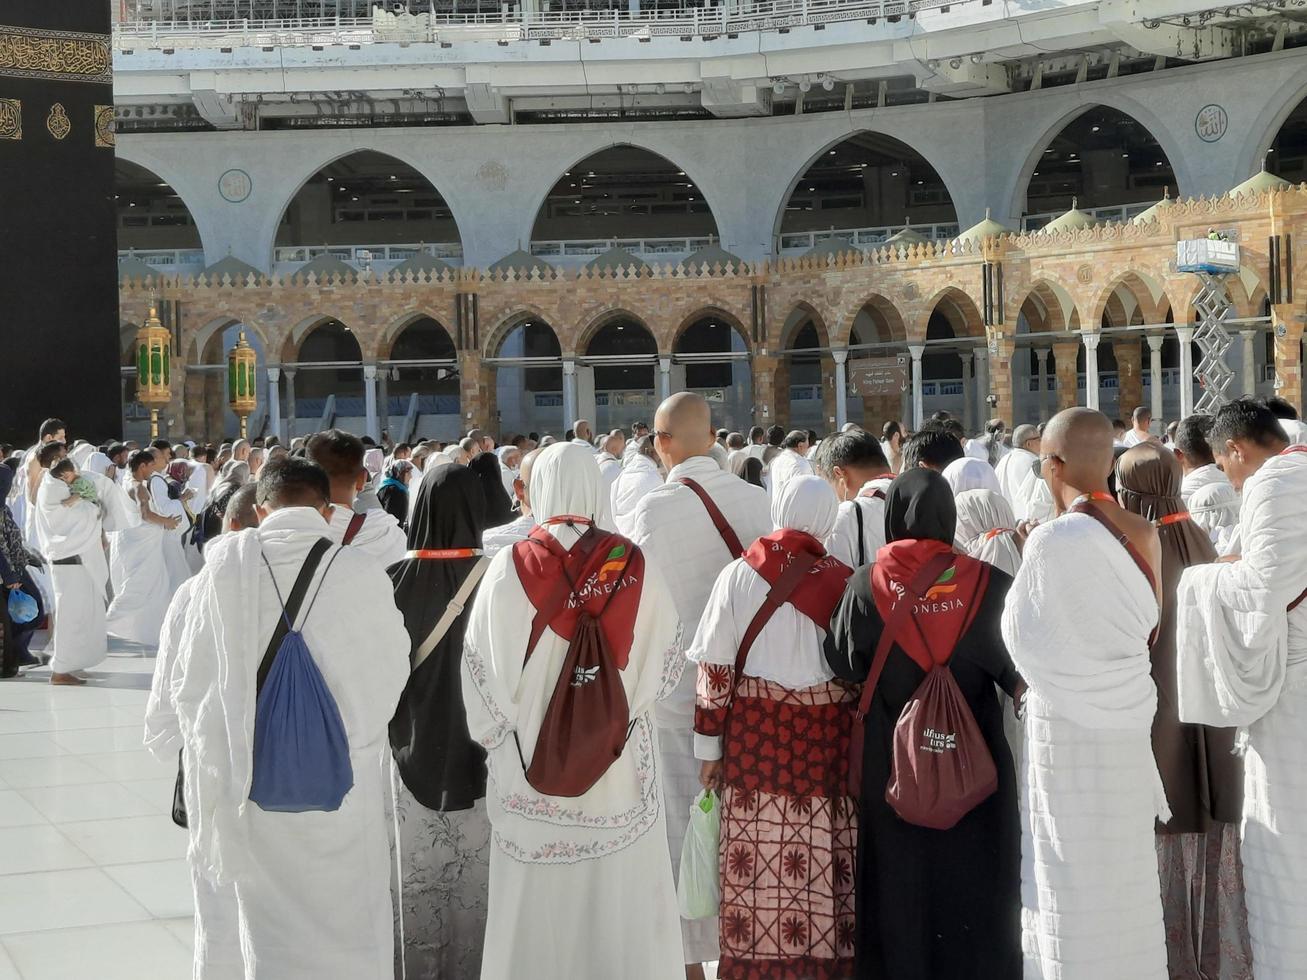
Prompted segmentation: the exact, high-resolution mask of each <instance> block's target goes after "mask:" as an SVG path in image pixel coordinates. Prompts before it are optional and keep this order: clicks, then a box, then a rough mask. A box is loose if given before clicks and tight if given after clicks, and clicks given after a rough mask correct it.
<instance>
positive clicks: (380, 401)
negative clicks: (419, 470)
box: [377, 367, 400, 442]
mask: <svg viewBox="0 0 1307 980" xmlns="http://www.w3.org/2000/svg"><path fill="white" fill-rule="evenodd" d="M377 415H378V416H380V418H381V431H382V432H386V431H388V430H389V429H390V368H385V367H383V368H382V369H381V373H380V374H379V375H377ZM394 441H395V442H399V441H400V440H399V439H395V440H394Z"/></svg>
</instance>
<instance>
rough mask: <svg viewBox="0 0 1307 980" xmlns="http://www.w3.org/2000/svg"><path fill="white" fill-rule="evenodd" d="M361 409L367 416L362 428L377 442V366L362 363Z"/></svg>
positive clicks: (378, 439)
mask: <svg viewBox="0 0 1307 980" xmlns="http://www.w3.org/2000/svg"><path fill="white" fill-rule="evenodd" d="M363 411H364V414H365V415H366V416H367V420H366V422H365V424H364V428H365V429H367V432H368V435H370V436H371V437H372V438H373V439H374V440H376V441H377V442H380V441H381V430H380V429H379V428H378V427H377V366H376V365H375V364H364V365H363Z"/></svg>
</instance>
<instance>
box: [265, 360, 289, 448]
mask: <svg viewBox="0 0 1307 980" xmlns="http://www.w3.org/2000/svg"><path fill="white" fill-rule="evenodd" d="M266 370H267V372H268V428H270V429H272V434H273V435H274V436H276V437H277V438H278V439H283V440H284V439H285V436H284V435H282V432H281V388H280V382H281V368H279V367H270V368H266Z"/></svg>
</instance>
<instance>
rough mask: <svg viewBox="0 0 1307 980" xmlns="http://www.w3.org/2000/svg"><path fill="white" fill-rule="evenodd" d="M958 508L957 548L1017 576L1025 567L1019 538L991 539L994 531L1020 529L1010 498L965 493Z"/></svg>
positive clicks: (997, 536) (983, 492)
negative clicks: (1018, 546) (1017, 539)
mask: <svg viewBox="0 0 1307 980" xmlns="http://www.w3.org/2000/svg"><path fill="white" fill-rule="evenodd" d="M985 465H986V466H988V465H989V464H988V463H986V464H985ZM954 505H955V506H956V507H957V512H958V524H957V530H956V531H955V532H954V537H953V542H954V544H956V545H957V546H958V547H959V548H961V549H962V550H964V551H965V552H966V553H967V554H968V555H970V556H971V557H972V558H978V559H980V560H981V561H986V562H989V564H991V565H993V566H994V567H995V568H1000V569H1002V570H1003V571H1005V572H1007V573H1008V574H1009V575H1016V573H1017V570H1018V569H1019V568H1020V567H1021V551H1020V549H1019V548H1017V542H1016V537H1015V536H1014V535H1013V534H1006V533H1000V534H995V535H993V536H992V537H991V536H990V535H989V532H990V531H994V530H1000V531H1011V530H1013V529H1015V528H1016V518H1015V517H1014V516H1013V514H1012V506H1011V505H1010V504H1009V503H1008V502H1007V500H1006V498H1004V497H1003V495H1002V494H999V493H995V492H994V491H992V490H965V491H963V492H962V493H960V494H958V495H957V498H956V499H955V500H954Z"/></svg>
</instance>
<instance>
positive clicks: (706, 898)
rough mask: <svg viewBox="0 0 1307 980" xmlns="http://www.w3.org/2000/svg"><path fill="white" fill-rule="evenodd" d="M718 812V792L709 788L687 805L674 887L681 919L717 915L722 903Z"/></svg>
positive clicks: (719, 814)
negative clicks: (687, 820)
mask: <svg viewBox="0 0 1307 980" xmlns="http://www.w3.org/2000/svg"><path fill="white" fill-rule="evenodd" d="M721 814H722V808H721V804H720V802H719V801H718V799H717V794H716V793H714V792H713V791H712V790H710V789H709V790H702V791H700V793H699V795H698V796H696V797H695V798H694V803H693V804H691V806H690V824H689V826H688V827H687V828H686V831H685V843H684V844H683V845H682V846H681V874H680V877H679V879H678V881H677V886H676V899H677V904H679V905H680V908H681V916H682V917H683V918H686V919H706V918H708V917H709V916H713V915H716V914H717V909H718V907H719V906H720V905H721V903H722V888H721V882H720V880H719V878H718V876H719V874H720V861H719V859H718V856H717V841H718V838H719V837H720V835H721Z"/></svg>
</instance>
